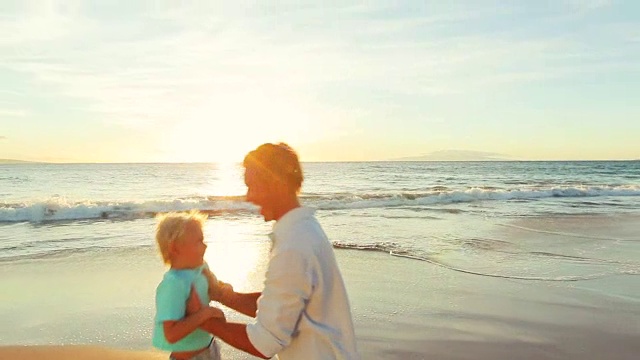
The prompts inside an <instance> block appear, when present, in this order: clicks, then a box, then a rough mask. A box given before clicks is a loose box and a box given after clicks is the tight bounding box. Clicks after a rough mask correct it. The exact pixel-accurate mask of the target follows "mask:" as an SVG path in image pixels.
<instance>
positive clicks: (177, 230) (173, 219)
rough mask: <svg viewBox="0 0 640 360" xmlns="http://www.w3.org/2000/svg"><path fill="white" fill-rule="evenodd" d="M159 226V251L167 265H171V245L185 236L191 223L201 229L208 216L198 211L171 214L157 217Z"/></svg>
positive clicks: (157, 239)
mask: <svg viewBox="0 0 640 360" xmlns="http://www.w3.org/2000/svg"><path fill="white" fill-rule="evenodd" d="M156 219H157V220H158V225H157V226H156V243H157V244H158V250H160V254H162V260H164V263H165V264H168V265H170V264H171V257H170V256H169V244H171V243H172V242H174V241H176V240H178V239H179V238H180V237H181V236H182V235H183V234H184V228H185V225H187V224H188V223H189V222H191V221H195V222H197V223H198V224H200V227H202V225H203V224H204V222H205V221H206V220H207V215H206V214H203V213H201V212H199V211H197V210H193V211H190V212H170V213H166V214H159V215H157V216H156Z"/></svg>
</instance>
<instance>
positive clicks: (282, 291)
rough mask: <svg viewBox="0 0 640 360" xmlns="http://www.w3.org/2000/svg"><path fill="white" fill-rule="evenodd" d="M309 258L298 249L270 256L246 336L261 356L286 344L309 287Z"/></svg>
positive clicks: (307, 297) (270, 354)
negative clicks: (255, 311)
mask: <svg viewBox="0 0 640 360" xmlns="http://www.w3.org/2000/svg"><path fill="white" fill-rule="evenodd" d="M309 264H310V259H309V257H308V256H307V255H306V254H304V253H303V252H301V251H299V250H287V251H283V252H280V253H278V254H276V255H274V256H273V257H272V258H271V260H270V262H269V266H268V269H267V273H266V276H265V286H264V291H263V292H262V295H261V296H260V298H259V299H258V312H257V315H256V321H255V322H254V323H252V324H249V325H247V336H248V337H249V340H250V341H251V343H252V344H253V346H254V347H255V348H256V349H257V350H258V351H260V352H261V353H262V354H263V355H265V356H268V357H271V356H274V355H275V354H277V353H278V352H279V351H280V350H281V349H282V348H284V347H286V346H287V345H289V343H290V342H291V338H292V336H293V335H294V333H295V331H296V330H297V329H296V328H297V325H298V322H299V319H300V316H301V315H302V313H303V311H304V309H305V305H306V303H307V301H308V299H309V297H310V296H311V291H312V289H313V283H312V279H313V277H312V273H311V268H310V265H309Z"/></svg>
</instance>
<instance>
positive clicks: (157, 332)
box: [153, 265, 213, 351]
mask: <svg viewBox="0 0 640 360" xmlns="http://www.w3.org/2000/svg"><path fill="white" fill-rule="evenodd" d="M205 266H206V265H202V266H201V267H198V268H196V269H185V270H173V269H171V270H169V271H167V272H166V273H165V274H164V278H163V279H162V281H161V282H160V284H159V285H158V287H157V288H156V317H155V322H154V326H153V346H155V347H156V348H158V349H161V350H166V351H192V350H198V349H202V348H204V347H207V346H208V345H209V343H210V342H211V339H212V338H213V336H212V335H211V334H209V333H208V332H206V331H204V330H201V329H196V330H195V331H193V332H192V333H190V334H189V335H187V336H185V337H184V338H183V339H182V340H180V341H177V342H176V343H174V344H170V343H169V342H168V341H167V338H166V337H165V336H164V327H163V325H162V323H163V322H164V321H168V320H180V319H182V318H184V317H185V316H186V311H187V299H188V298H189V293H190V291H191V285H192V284H193V285H194V286H195V288H196V291H197V292H198V296H199V297H200V301H201V302H202V304H203V305H207V304H209V285H208V283H207V278H206V277H205V275H203V274H202V270H203V269H204V268H205Z"/></svg>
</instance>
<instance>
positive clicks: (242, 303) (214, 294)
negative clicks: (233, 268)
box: [203, 268, 261, 317]
mask: <svg viewBox="0 0 640 360" xmlns="http://www.w3.org/2000/svg"><path fill="white" fill-rule="evenodd" d="M203 274H204V275H205V276H206V277H207V282H208V283H209V298H210V299H211V300H212V301H217V302H219V303H221V304H223V305H226V306H228V307H230V308H231V309H233V310H235V311H237V312H240V313H243V314H245V315H247V316H251V317H256V311H257V310H258V305H257V301H258V298H259V297H260V295H261V293H259V292H257V293H237V292H235V291H233V286H231V285H230V284H227V283H225V282H222V281H219V280H218V278H216V276H215V275H214V274H213V273H212V272H211V270H209V268H205V269H204V270H203Z"/></svg>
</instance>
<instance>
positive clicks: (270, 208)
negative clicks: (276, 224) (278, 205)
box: [244, 167, 277, 221]
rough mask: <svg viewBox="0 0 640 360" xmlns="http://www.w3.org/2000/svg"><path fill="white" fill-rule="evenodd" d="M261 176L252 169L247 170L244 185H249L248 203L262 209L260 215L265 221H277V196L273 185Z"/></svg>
mask: <svg viewBox="0 0 640 360" xmlns="http://www.w3.org/2000/svg"><path fill="white" fill-rule="evenodd" d="M260 175H261V174H260V173H258V172H257V171H256V170H255V169H252V168H251V167H247V168H246V169H245V171H244V183H245V184H246V185H247V201H248V202H250V203H252V204H254V205H256V206H259V207H260V215H262V217H263V218H264V221H271V220H275V215H274V205H275V202H276V200H277V199H276V197H277V196H276V194H275V191H274V187H273V184H272V183H270V182H269V181H267V180H266V179H265V177H264V176H260Z"/></svg>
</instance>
